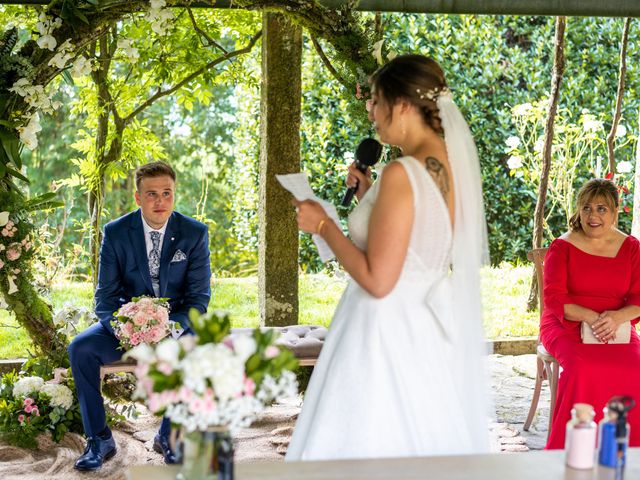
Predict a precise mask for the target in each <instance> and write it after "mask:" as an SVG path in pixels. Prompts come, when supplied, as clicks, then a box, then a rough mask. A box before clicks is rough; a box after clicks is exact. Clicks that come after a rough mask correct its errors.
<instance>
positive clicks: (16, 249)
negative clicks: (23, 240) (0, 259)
mask: <svg viewBox="0 0 640 480" xmlns="http://www.w3.org/2000/svg"><path fill="white" fill-rule="evenodd" d="M21 253H22V249H21V247H20V244H19V243H12V244H11V245H9V248H7V259H8V260H10V261H12V262H13V261H15V260H17V259H19V258H20V254H21Z"/></svg>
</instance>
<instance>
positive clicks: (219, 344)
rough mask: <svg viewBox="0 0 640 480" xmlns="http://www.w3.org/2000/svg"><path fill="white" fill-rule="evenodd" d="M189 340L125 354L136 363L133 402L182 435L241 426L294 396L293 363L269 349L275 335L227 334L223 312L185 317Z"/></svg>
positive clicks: (267, 332) (283, 351) (290, 356)
mask: <svg viewBox="0 0 640 480" xmlns="http://www.w3.org/2000/svg"><path fill="white" fill-rule="evenodd" d="M191 323H192V328H193V330H194V332H195V333H196V335H195V336H192V335H185V336H183V337H181V338H180V339H178V340H175V339H173V338H168V339H165V340H163V341H162V342H160V343H159V344H157V345H156V346H155V348H154V347H151V346H149V345H145V344H142V345H139V346H137V347H135V348H134V349H133V350H131V351H130V352H128V353H127V356H130V357H133V358H135V359H136V360H137V361H138V366H137V370H136V376H137V378H138V383H137V390H136V393H135V394H134V396H135V397H137V398H141V399H144V401H145V402H146V404H147V406H148V407H149V409H150V410H151V411H152V412H153V413H155V414H157V415H166V416H168V417H169V418H170V419H171V422H172V423H174V424H178V425H181V426H182V427H183V428H184V429H185V430H186V431H187V432H194V431H204V430H207V429H209V428H212V427H225V428H228V429H233V428H236V427H242V426H247V425H249V424H250V423H251V421H252V419H253V418H254V417H255V416H256V415H257V414H258V413H259V412H261V411H262V410H263V409H264V408H265V407H266V406H267V405H269V404H270V403H271V402H273V401H275V400H278V399H281V398H286V397H290V396H293V395H295V394H296V392H297V382H296V377H295V374H294V372H293V370H294V369H295V368H296V367H297V361H296V359H295V358H294V356H293V354H292V353H291V352H290V351H289V350H288V349H286V348H279V347H277V346H275V345H274V342H275V340H276V337H277V333H276V332H275V331H273V330H265V331H261V330H259V329H255V330H254V331H253V332H252V333H251V334H248V335H247V334H235V335H229V333H230V326H231V324H230V321H229V317H228V315H227V314H225V313H224V312H219V311H218V312H216V311H214V312H211V313H208V314H204V315H199V314H198V313H197V312H195V310H193V311H192V312H191Z"/></svg>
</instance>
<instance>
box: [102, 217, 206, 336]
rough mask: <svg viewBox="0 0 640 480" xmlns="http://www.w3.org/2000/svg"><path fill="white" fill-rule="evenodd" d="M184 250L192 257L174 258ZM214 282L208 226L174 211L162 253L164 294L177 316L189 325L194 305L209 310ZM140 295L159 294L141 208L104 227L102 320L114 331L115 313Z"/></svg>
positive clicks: (199, 308)
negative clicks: (149, 257) (146, 242)
mask: <svg viewBox="0 0 640 480" xmlns="http://www.w3.org/2000/svg"><path fill="white" fill-rule="evenodd" d="M178 250H180V251H181V252H182V253H184V254H185V255H186V259H185V260H181V261H172V259H174V255H175V253H176V252H177V251H178ZM178 257H184V256H183V255H178ZM178 257H176V260H177V259H178ZM210 282H211V266H210V265H209V233H208V230H207V226H206V225H204V224H203V223H200V222H198V221H196V220H193V219H192V218H189V217H186V216H184V215H182V214H180V213H177V212H173V213H172V214H171V216H170V217H169V220H168V222H167V229H166V230H165V235H164V239H163V243H162V252H161V253H160V297H166V298H169V304H170V306H171V310H170V314H169V317H170V318H171V320H173V321H176V322H180V324H181V325H182V326H183V327H184V328H185V329H187V328H188V327H189V317H188V313H189V310H190V309H191V308H196V309H197V310H199V311H200V312H202V313H204V312H206V311H207V306H208V305H209V299H210V298H211V287H210ZM140 295H147V296H150V297H153V296H154V293H153V287H152V285H151V276H150V275H149V261H148V258H147V247H146V244H145V238H144V229H143V227H142V213H141V212H140V210H136V211H134V212H131V213H128V214H127V215H124V216H123V217H120V218H118V219H117V220H114V221H112V222H109V223H108V224H107V225H105V227H104V237H103V239H102V246H101V248H100V269H99V271H98V288H97V289H96V293H95V301H96V315H97V316H98V319H99V320H100V322H101V323H102V324H103V325H104V326H105V327H106V328H107V329H108V330H109V331H110V332H111V333H113V328H112V327H111V319H112V318H113V314H114V313H115V312H116V311H117V310H118V309H119V308H120V307H121V306H122V305H124V304H125V303H127V302H129V301H131V298H132V297H138V296H140Z"/></svg>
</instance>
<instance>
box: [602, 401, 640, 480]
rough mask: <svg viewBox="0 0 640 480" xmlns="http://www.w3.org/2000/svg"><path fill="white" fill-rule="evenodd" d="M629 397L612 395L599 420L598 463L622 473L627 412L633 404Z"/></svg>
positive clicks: (626, 436) (627, 428)
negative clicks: (603, 414)
mask: <svg viewBox="0 0 640 480" xmlns="http://www.w3.org/2000/svg"><path fill="white" fill-rule="evenodd" d="M635 403H636V402H635V401H634V399H633V398H631V397H613V398H611V400H609V403H607V407H606V408H605V410H604V411H605V416H604V418H603V419H602V421H601V422H600V436H599V440H598V445H599V448H598V463H599V464H600V465H602V466H604V467H609V468H615V469H616V470H617V471H618V473H620V474H622V472H623V469H624V466H625V463H626V457H627V446H628V445H629V424H628V423H627V414H628V412H629V410H631V409H632V408H633V407H634V406H635Z"/></svg>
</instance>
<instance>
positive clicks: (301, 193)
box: [276, 172, 340, 262]
mask: <svg viewBox="0 0 640 480" xmlns="http://www.w3.org/2000/svg"><path fill="white" fill-rule="evenodd" d="M276 178H277V179H278V181H279V182H280V185H282V186H283V187H284V188H285V190H287V191H289V192H290V193H291V195H293V196H294V197H295V199H296V200H298V201H299V202H301V201H303V200H313V201H314V202H318V203H319V204H320V205H321V206H322V208H324V211H325V212H326V213H327V215H329V218H330V219H331V220H333V221H334V222H335V224H336V225H340V219H339V218H338V211H337V210H336V207H335V206H334V205H332V204H331V203H329V202H327V201H325V200H322V199H321V198H318V197H316V195H315V193H313V190H311V186H310V185H309V180H308V179H307V174H306V173H304V172H302V173H290V174H288V175H276ZM312 238H313V242H314V243H315V244H316V247H317V248H318V255H320V260H322V261H323V262H326V261H328V260H331V259H332V258H333V257H335V255H334V253H333V252H332V251H331V247H329V245H328V244H327V242H325V241H324V239H323V238H322V237H321V236H320V235H316V234H314V235H313V237H312Z"/></svg>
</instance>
